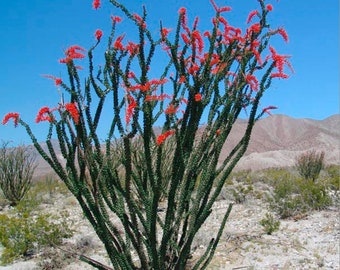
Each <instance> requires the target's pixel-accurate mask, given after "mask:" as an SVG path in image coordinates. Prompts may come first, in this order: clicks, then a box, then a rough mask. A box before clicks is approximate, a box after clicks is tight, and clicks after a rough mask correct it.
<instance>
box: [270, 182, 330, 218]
mask: <svg viewBox="0 0 340 270" xmlns="http://www.w3.org/2000/svg"><path fill="white" fill-rule="evenodd" d="M331 204H332V200H331V198H330V196H329V195H328V194H327V185H325V184H324V183H321V182H314V181H312V180H306V179H302V178H296V177H292V176H291V177H289V178H282V179H281V180H278V181H277V183H276V184H275V186H274V195H273V198H272V199H271V205H272V207H273V208H274V209H275V210H276V211H277V213H278V214H279V216H280V217H281V218H288V217H290V216H294V215H298V214H301V213H305V212H307V211H310V210H321V209H324V208H326V207H327V206H329V205H331Z"/></svg>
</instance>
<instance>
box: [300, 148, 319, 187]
mask: <svg viewBox="0 0 340 270" xmlns="http://www.w3.org/2000/svg"><path fill="white" fill-rule="evenodd" d="M324 157H325V152H321V153H317V152H316V151H315V150H311V151H307V152H306V153H303V154H302V155H300V156H298V157H297V158H296V162H295V166H296V169H297V170H298V172H299V174H300V175H301V176H302V177H303V178H305V179H310V180H313V181H315V180H316V179H317V178H318V177H319V174H320V172H321V170H322V168H323V167H324Z"/></svg>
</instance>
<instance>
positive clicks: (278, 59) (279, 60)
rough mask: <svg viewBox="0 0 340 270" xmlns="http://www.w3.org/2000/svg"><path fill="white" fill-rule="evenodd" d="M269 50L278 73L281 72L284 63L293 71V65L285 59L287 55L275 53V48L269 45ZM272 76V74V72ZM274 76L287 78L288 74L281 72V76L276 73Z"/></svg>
mask: <svg viewBox="0 0 340 270" xmlns="http://www.w3.org/2000/svg"><path fill="white" fill-rule="evenodd" d="M269 50H270V52H271V53H272V56H271V57H272V59H273V61H274V62H275V67H276V68H277V70H278V71H279V72H278V73H280V74H283V68H284V65H285V64H286V65H287V66H288V67H289V68H290V70H291V71H292V72H294V70H293V67H292V66H291V64H290V63H289V61H288V60H287V58H289V56H288V55H279V54H277V53H276V51H275V49H274V48H273V47H271V46H269ZM274 74H275V73H274ZM272 76H273V74H272ZM274 77H280V78H287V77H288V76H287V75H286V74H283V76H278V75H277V74H275V75H274Z"/></svg>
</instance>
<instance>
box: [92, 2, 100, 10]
mask: <svg viewBox="0 0 340 270" xmlns="http://www.w3.org/2000/svg"><path fill="white" fill-rule="evenodd" d="M92 6H93V8H94V9H98V8H100V0H93V3H92Z"/></svg>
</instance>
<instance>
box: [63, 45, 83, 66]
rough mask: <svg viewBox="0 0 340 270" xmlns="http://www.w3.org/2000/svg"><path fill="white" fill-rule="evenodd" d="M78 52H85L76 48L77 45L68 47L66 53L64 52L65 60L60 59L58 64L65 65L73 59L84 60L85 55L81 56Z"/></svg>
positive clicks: (80, 48)
mask: <svg viewBox="0 0 340 270" xmlns="http://www.w3.org/2000/svg"><path fill="white" fill-rule="evenodd" d="M79 51H85V49H84V48H82V47H80V46H78V45H73V46H71V47H69V48H68V49H67V50H66V51H65V56H66V58H64V59H60V60H59V62H60V63H63V64H67V63H70V62H71V61H72V60H73V59H81V58H84V57H85V55H84V54H82V53H81V52H79Z"/></svg>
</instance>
